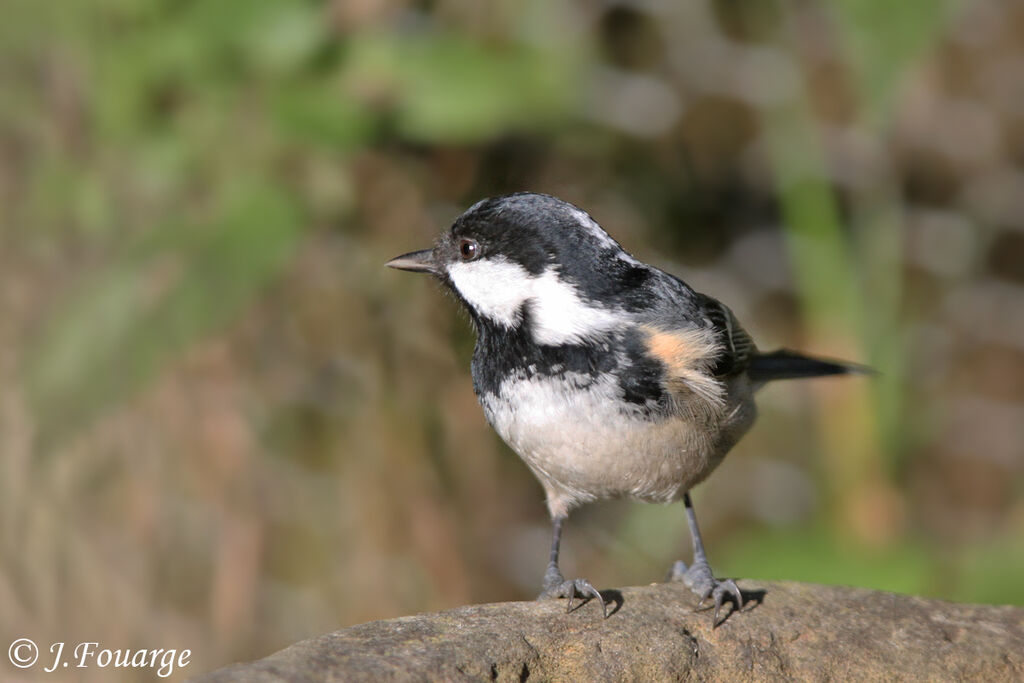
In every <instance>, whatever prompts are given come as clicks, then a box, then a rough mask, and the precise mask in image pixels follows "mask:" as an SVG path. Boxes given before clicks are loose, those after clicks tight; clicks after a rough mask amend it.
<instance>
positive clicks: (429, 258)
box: [384, 249, 437, 273]
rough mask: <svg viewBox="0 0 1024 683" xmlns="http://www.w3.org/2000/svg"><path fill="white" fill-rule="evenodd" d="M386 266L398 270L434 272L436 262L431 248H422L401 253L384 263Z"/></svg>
mask: <svg viewBox="0 0 1024 683" xmlns="http://www.w3.org/2000/svg"><path fill="white" fill-rule="evenodd" d="M384 265H385V266H387V267H388V268H397V269H398V270H411V271H414V272H417V273H436V272H437V263H436V261H435V260H434V250H433V249H423V250H421V251H410V252H409V253H408V254H402V255H401V256H396V257H395V258H393V259H391V260H390V261H388V262H387V263H385V264H384Z"/></svg>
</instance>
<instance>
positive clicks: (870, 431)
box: [763, 2, 950, 544]
mask: <svg viewBox="0 0 1024 683" xmlns="http://www.w3.org/2000/svg"><path fill="white" fill-rule="evenodd" d="M949 4H950V3H946V6H947V7H948V6H949ZM944 16H945V15H944V14H943V12H941V11H936V8H935V7H934V3H930V2H911V3H905V4H901V5H900V6H899V7H893V5H892V4H891V3H883V2H841V3H839V4H838V6H837V8H836V19H837V21H836V23H837V24H838V26H839V29H840V31H841V33H842V34H843V36H844V38H845V39H846V40H845V44H846V47H847V48H848V50H849V51H851V52H852V53H853V59H852V60H851V63H852V69H853V72H854V80H855V82H856V86H857V90H858V93H859V95H860V96H861V100H860V108H859V111H858V118H857V119H856V120H855V122H854V123H853V125H852V126H851V129H852V130H854V131H857V132H860V131H862V130H864V129H867V130H868V131H869V133H870V134H867V135H863V136H860V137H862V138H863V139H864V140H865V141H868V140H878V139H884V135H882V133H883V131H882V128H883V127H884V125H885V123H886V122H887V120H888V117H887V114H888V112H889V111H890V110H891V99H892V93H893V91H894V88H895V86H896V85H897V83H898V82H899V79H900V77H901V76H902V74H903V73H904V72H905V71H906V70H907V69H908V68H910V66H911V65H912V64H913V63H914V62H915V61H916V60H917V59H918V58H919V56H920V55H921V53H922V51H923V50H924V49H925V48H926V47H927V46H929V45H932V44H934V39H935V37H936V35H937V32H938V30H939V29H940V28H941V27H942V26H943V23H944V22H943V20H942V19H943V17H944ZM785 38H786V40H787V41H788V42H789V43H791V44H794V45H795V44H796V38H795V36H786V37H785ZM791 52H792V53H794V54H799V52H800V51H799V49H792V50H791ZM763 118H764V122H765V125H766V131H767V140H768V147H769V156H770V160H771V164H772V168H773V172H774V175H775V179H776V186H777V191H778V195H779V200H780V205H781V208H782V215H783V222H784V225H785V230H786V236H787V244H788V248H789V252H790V256H791V258H792V261H793V264H794V269H795V272H796V280H797V292H798V296H799V298H800V301H801V305H802V308H803V310H804V314H805V316H806V318H807V323H808V328H809V331H810V336H811V340H810V342H809V346H810V347H812V348H813V347H823V348H835V347H836V344H837V343H840V342H839V340H842V339H847V340H850V339H860V340H861V345H862V348H861V349H842V348H840V349H838V351H840V352H842V353H850V354H852V355H853V357H865V356H866V358H867V359H868V362H869V363H870V364H871V365H872V366H874V367H875V368H876V369H878V370H879V371H880V374H879V375H878V376H876V377H873V378H871V380H870V385H868V386H866V387H865V385H863V384H860V385H855V386H853V387H851V388H849V389H848V391H844V393H843V394H842V395H841V396H828V397H827V399H826V400H828V401H829V402H830V404H834V403H840V404H841V405H830V409H829V410H826V411H823V413H822V415H823V423H822V435H821V436H822V442H823V447H824V449H825V457H826V463H827V464H826V466H825V469H826V487H827V489H828V490H827V491H826V494H827V499H828V500H830V501H833V513H834V514H838V515H839V519H837V522H838V523H839V524H841V525H843V526H845V527H846V529H847V530H848V531H850V532H852V533H853V535H854V537H855V538H857V539H858V540H860V541H861V542H867V543H872V544H878V543H886V542H889V541H893V540H895V539H896V538H898V536H899V535H900V528H901V526H902V525H901V522H902V518H903V513H902V507H903V503H902V500H900V499H899V498H898V496H897V495H896V494H895V493H894V491H895V489H894V487H893V482H892V476H893V475H894V474H895V470H896V469H897V468H898V466H899V465H900V464H901V462H902V460H903V454H904V453H905V447H906V444H904V443H901V440H900V435H901V434H905V433H906V430H903V429H901V425H902V423H903V421H904V415H903V410H904V405H905V403H904V393H903V375H904V360H905V357H906V353H907V340H906V339H904V338H903V337H902V335H901V332H900V331H901V330H902V329H903V328H904V326H903V325H901V324H900V321H901V317H902V316H901V308H902V299H903V276H902V261H903V259H902V251H903V249H902V247H903V239H904V233H905V225H904V220H903V212H902V209H901V202H900V197H899V188H898V184H897V182H896V179H895V176H894V173H893V169H892V168H891V165H890V161H889V158H888V156H887V155H886V153H885V151H884V150H882V149H880V148H878V147H877V146H875V145H874V144H873V143H870V142H865V143H864V144H867V145H869V147H868V148H867V149H866V150H864V151H866V152H867V153H868V158H869V159H870V163H871V167H870V171H869V172H868V173H867V174H865V175H868V176H870V177H867V178H859V179H858V181H857V182H855V183H853V187H852V188H850V189H849V191H848V192H847V195H846V197H847V199H848V205H849V207H850V208H849V218H848V221H849V225H848V230H847V229H845V228H844V225H843V218H842V216H841V212H840V209H839V204H838V198H837V195H836V193H835V191H834V190H833V188H832V186H831V184H830V182H829V178H830V177H832V174H830V173H829V169H828V164H827V163H826V160H825V150H824V145H823V143H822V131H821V128H820V126H819V124H818V122H817V119H816V117H815V115H814V112H813V111H812V106H811V103H810V99H809V95H808V92H807V89H806V88H805V87H803V82H802V81H801V87H799V88H798V90H797V92H796V94H795V95H794V97H793V98H791V99H790V100H789V101H786V102H784V103H783V104H781V105H779V106H775V107H772V108H766V109H765V110H764V111H763ZM846 233H849V238H848V237H847V236H846Z"/></svg>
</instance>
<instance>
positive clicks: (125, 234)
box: [0, 0, 1024, 674]
mask: <svg viewBox="0 0 1024 683" xmlns="http://www.w3.org/2000/svg"><path fill="white" fill-rule="evenodd" d="M0 79H2V91H0V637H2V638H4V641H3V642H5V643H6V642H9V641H10V640H12V639H13V638H15V637H19V636H27V637H32V638H34V639H36V640H37V641H38V642H53V641H68V642H77V641H79V640H98V641H100V642H101V643H103V644H104V645H105V646H110V647H132V648H155V647H163V648H170V647H176V648H191V649H192V650H193V653H194V654H193V663H192V665H191V666H190V667H189V669H188V671H187V673H191V674H195V673H198V672H200V671H202V670H203V669H208V668H212V667H215V666H220V665H224V664H226V663H229V662H231V661H234V660H238V659H244V658H254V657H258V656H261V655H264V654H268V653H270V652H272V651H274V650H276V649H279V648H281V647H283V646H285V645H287V644H289V643H291V642H293V641H295V640H297V639H300V638H304V637H308V636H312V635H315V634H319V633H322V632H325V631H328V630H332V629H335V628H338V627H341V626H345V625H350V624H354V623H357V622H362V621H366V620H370V619H377V618H383V617H393V616H398V615H403V614H409V613H414V612H417V611H422V610H434V609H441V608H448V607H454V606H457V605H462V604H465V603H471V602H490V601H500V600H517V599H530V598H532V597H534V596H535V595H536V594H537V592H538V591H539V585H540V579H541V576H542V573H543V569H544V565H545V562H546V558H547V549H548V542H549V523H548V520H547V517H546V511H545V507H544V504H543V496H542V493H541V490H540V487H539V486H538V485H537V484H536V483H535V481H534V480H533V478H532V477H531V475H530V474H529V472H528V471H527V469H526V467H525V466H523V465H522V464H521V463H520V462H519V460H518V459H517V458H516V456H515V455H514V454H513V453H512V452H511V451H509V450H508V449H507V448H506V447H505V446H504V445H503V444H502V443H501V442H500V440H499V439H498V438H497V437H496V436H495V435H494V434H493V433H492V431H491V430H490V428H489V427H488V426H487V425H486V423H485V422H484V419H483V416H482V414H481V411H480V409H479V408H478V406H477V404H476V401H475V398H474V396H473V392H472V388H471V378H470V375H469V358H470V355H471V353H472V346H473V336H472V331H471V329H470V326H469V324H468V321H467V319H466V317H465V316H464V315H462V314H460V313H459V312H458V311H457V307H456V305H455V303H454V301H453V300H452V299H451V298H450V297H446V296H444V295H443V294H442V292H441V291H440V289H439V287H438V286H437V285H435V284H434V283H433V282H431V281H429V280H428V279H427V278H423V277H414V276H411V275H408V274H404V273H398V272H395V271H390V270H387V269H385V268H383V267H382V264H383V263H384V262H385V261H386V260H387V259H388V258H390V257H392V256H395V255H396V254H399V253H402V252H405V251H409V250H412V249H418V248H423V247H426V246H429V245H430V244H431V241H432V240H433V239H434V236H435V235H436V234H437V233H438V232H439V231H441V230H443V229H446V228H447V227H448V225H449V224H450V223H451V221H452V220H453V219H454V218H455V217H456V216H457V215H458V214H459V213H461V212H462V211H463V210H464V209H465V208H466V207H468V206H469V205H470V204H471V203H473V202H475V201H476V200H478V199H480V198H482V197H484V196H487V195H492V194H497V193H505V192H510V191H516V190H524V189H529V190H535V191H542V192H548V193H551V194H555V195H558V196H560V197H562V198H564V199H566V200H569V201H572V202H574V203H576V204H578V205H579V206H581V207H583V208H585V209H586V210H587V211H589V212H590V213H591V214H592V215H593V216H594V217H595V218H596V219H597V220H598V221H599V222H600V223H601V224H602V225H603V226H604V227H605V228H606V229H607V230H608V231H609V232H610V233H611V234H612V235H613V236H614V237H616V238H617V239H618V240H619V241H620V242H621V243H622V244H623V245H624V246H625V247H626V248H627V249H628V250H630V251H631V252H632V253H634V254H635V255H636V256H638V257H639V258H641V259H643V260H646V261H649V262H652V263H654V264H656V265H658V266H660V267H662V268H664V269H667V270H669V271H671V272H673V273H675V274H677V275H679V276H680V277H682V278H683V279H685V280H686V281H688V282H689V283H690V284H691V285H693V286H694V287H695V288H697V289H698V290H701V291H705V292H707V293H709V294H711V295H713V296H715V297H717V298H720V299H722V300H723V301H724V302H726V303H727V304H728V305H729V306H731V307H732V308H733V310H734V311H735V312H736V314H737V316H738V317H739V318H740V320H742V321H743V322H744V324H745V326H746V327H747V329H748V330H749V331H750V332H751V334H752V335H753V336H754V338H755V339H757V340H758V343H759V344H760V346H761V347H762V348H765V349H771V348H775V347H779V346H788V347H795V348H800V349H804V350H807V351H810V352H815V353H818V354H821V355H826V356H833V357H841V358H847V359H851V360H855V361H862V362H866V363H869V364H871V365H873V366H874V367H876V368H877V369H878V370H879V371H880V375H879V376H877V377H875V378H871V379H865V378H838V379H822V380H819V381H815V382H805V383H801V382H790V383H779V384H776V385H773V386H770V387H768V388H766V389H765V390H764V391H763V392H762V393H761V395H760V402H759V404H760V409H761V417H760V420H759V422H758V424H757V425H756V426H755V428H754V429H753V430H752V431H751V433H750V434H748V436H747V437H746V438H745V439H744V440H743V441H742V442H741V443H740V445H739V446H738V447H737V448H736V449H735V450H734V451H733V453H732V454H731V455H730V457H729V458H728V459H727V460H726V461H725V463H724V464H723V465H722V466H721V467H720V468H719V470H718V471H717V472H716V474H715V475H713V476H712V477H711V479H710V480H709V481H708V482H707V483H706V484H704V485H702V486H701V487H700V488H699V489H698V490H697V491H696V492H695V495H696V505H697V512H698V516H699V518H700V520H701V522H702V525H703V528H704V532H705V536H706V540H707V542H708V546H709V554H710V557H711V562H712V565H713V566H714V567H715V568H716V571H717V572H718V573H719V574H720V575H725V576H737V577H750V578H765V579H770V578H781V579H794V580H807V581H818V582H828V583H842V584H853V585H861V586H870V587H875V588H882V589H887V590H895V591H903V592H909V593H915V594H920V595H927V596H936V597H941V598H946V599H951V600H967V601H979V602H990V603H1012V604H1018V605H1024V426H1022V425H1024V3H1022V2H1020V1H1017V0H1006V1H1002V2H996V1H994V0H992V1H990V0H962V1H960V2H954V1H952V0H947V1H938V2H936V1H935V0H904V1H903V2H898V3H892V2H885V1H883V0H841V1H838V2H833V3H812V2H801V1H791V2H783V1H782V0H778V1H770V2H758V3H747V2H739V1H737V0H690V1H688V2H678V3H676V2H658V1H657V0H647V1H640V0H634V1H631V2H567V1H551V0H526V1H518V0H515V1H514V0H505V1H502V2H490V3H479V2H473V1H471V0H433V1H431V0H419V1H414V0H336V1H330V2H310V1H305V0H218V1H216V2H201V1H198V0H195V1H171V0H90V1H86V0H82V1H79V2H66V3H42V2H32V1H31V0H10V1H9V2H8V3H6V4H5V11H4V21H3V22H2V24H0ZM689 544H690V542H689V538H688V536H687V534H686V526H685V521H684V517H683V511H682V507H681V505H675V506H668V507H665V506H657V505H639V504H631V503H621V502H619V503H609V504H604V505H595V506H591V507H589V508H585V509H583V510H580V511H579V512H578V513H576V514H575V515H574V516H573V517H572V518H571V519H570V522H569V525H568V527H567V531H566V543H565V548H564V551H563V558H564V559H563V569H564V570H565V573H566V575H570V574H572V575H583V576H586V577H587V578H589V579H590V580H591V581H592V582H593V583H594V584H595V585H597V586H599V587H612V586H622V585H632V584H644V583H648V582H651V581H655V580H660V579H661V578H662V577H663V576H664V573H665V571H666V570H667V568H668V567H669V565H670V563H671V562H672V561H673V560H675V559H677V558H685V559H689V554H690V551H689V547H690V545H689ZM740 583H741V585H743V582H742V581H741V582H740ZM3 666H8V665H7V664H6V662H5V663H4V665H3ZM8 668H9V667H8ZM4 670H5V671H7V669H4ZM10 671H11V672H13V669H11V670H10ZM93 673H96V674H98V673H99V672H93ZM108 673H109V672H108Z"/></svg>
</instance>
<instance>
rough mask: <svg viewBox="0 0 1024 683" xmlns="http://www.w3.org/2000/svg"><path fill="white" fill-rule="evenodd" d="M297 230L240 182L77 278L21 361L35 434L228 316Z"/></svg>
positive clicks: (47, 434)
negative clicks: (239, 188) (210, 214)
mask: <svg viewBox="0 0 1024 683" xmlns="http://www.w3.org/2000/svg"><path fill="white" fill-rule="evenodd" d="M299 234H300V232H299V215H298V212H297V210H296V207H295V206H294V205H293V203H292V201H291V200H290V199H289V198H287V197H286V196H284V195H283V194H282V193H280V192H279V191H276V190H274V189H272V188H267V187H264V186H262V185H258V186H255V187H249V188H248V189H247V190H246V191H244V192H242V193H236V194H235V196H234V198H233V199H231V200H229V201H228V202H226V204H225V206H224V207H223V210H222V211H221V212H220V213H219V214H218V215H217V216H215V217H214V218H212V219H211V220H209V221H208V222H197V223H195V224H189V225H179V226H175V225H168V226H166V227H164V228H161V229H157V230H154V231H153V232H151V233H150V234H149V235H147V237H145V238H144V239H142V240H141V241H140V242H138V243H136V244H134V245H132V246H130V247H129V248H127V249H126V250H125V253H123V254H122V255H121V257H120V258H119V259H118V260H117V261H116V262H115V263H114V264H113V265H112V266H110V267H109V268H108V269H106V270H105V271H104V272H102V273H99V274H97V275H96V276H94V277H93V278H92V279H91V281H89V282H86V283H83V285H82V286H81V287H80V288H79V289H78V291H77V292H75V293H74V294H72V295H70V297H69V299H68V300H67V301H66V303H65V304H64V305H63V306H60V307H59V309H58V311H57V312H56V313H55V314H54V315H53V316H52V317H51V319H50V320H49V321H48V323H47V324H45V325H44V326H43V329H42V332H41V333H40V334H39V337H38V339H37V340H36V343H35V348H36V351H35V353H34V354H33V355H32V357H31V359H30V362H29V364H28V367H27V382H28V387H29V394H30V400H31V405H32V407H33V409H34V412H35V414H36V416H37V418H38V422H39V424H40V427H41V429H40V431H41V435H42V436H43V438H44V439H48V438H54V437H57V436H61V435H64V434H67V433H68V432H69V431H71V430H73V429H75V428H77V427H80V426H82V425H83V424H85V423H87V422H88V421H89V420H91V419H93V418H95V417H96V416H98V415H100V414H101V413H102V412H103V411H105V410H107V409H108V408H110V407H111V406H112V405H113V404H115V403H116V402H118V401H120V400H123V399H124V398H125V397H126V396H127V395H128V394H130V393H131V392H132V391H134V390H136V389H138V388H139V387H140V386H142V385H143V384H144V383H145V382H146V380H148V379H150V378H152V377H153V375H154V374H155V373H156V372H157V371H158V370H159V369H160V368H161V367H162V366H163V365H164V364H165V363H166V362H167V361H168V360H170V359H171V358H172V357H173V356H174V354H175V353H178V352H180V351H181V350H182V349H184V348H185V347H186V346H188V345H189V344H192V343H194V342H195V341H196V340H198V339H200V338H201V337H203V336H204V335H207V334H209V333H211V332H213V331H215V330H216V329H217V328H219V327H221V326H223V325H225V324H227V323H228V322H230V321H231V320H232V319H233V318H234V317H235V316H236V315H237V314H238V313H239V312H240V311H241V310H242V309H243V308H244V307H245V306H246V305H247V304H248V303H249V302H250V301H251V300H252V299H253V297H254V296H255V295H256V294H257V293H258V292H259V290H260V289H261V288H262V287H263V286H264V285H266V284H267V283H268V282H270V281H271V280H272V279H273V278H274V277H275V276H276V275H278V273H280V271H281V270H282V268H283V267H284V265H285V264H286V263H287V262H288V259H289V257H290V254H291V252H292V249H293V247H294V245H295V243H296V241H297V239H298V236H299Z"/></svg>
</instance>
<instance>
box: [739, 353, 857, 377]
mask: <svg viewBox="0 0 1024 683" xmlns="http://www.w3.org/2000/svg"><path fill="white" fill-rule="evenodd" d="M874 372H875V371H874V370H872V369H871V368H869V367H867V366H866V365H858V364H857V363H846V362H843V361H838V360H830V359H825V358H812V357H810V356H805V355H803V354H802V353H797V352H796V351H789V350H787V349H779V350H778V351H772V352H771V353H761V354H758V355H756V356H754V357H753V358H751V359H750V364H749V365H748V366H747V375H748V376H749V377H750V379H752V380H754V381H755V382H768V381H770V380H773V379H800V378H803V377H823V376H826V375H846V374H850V373H856V374H865V375H870V374H874Z"/></svg>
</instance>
